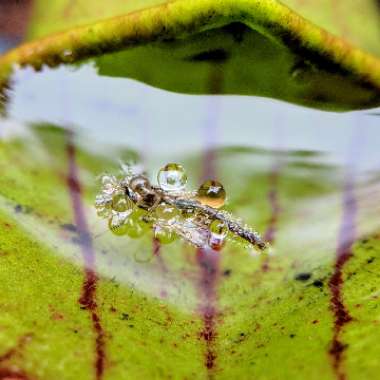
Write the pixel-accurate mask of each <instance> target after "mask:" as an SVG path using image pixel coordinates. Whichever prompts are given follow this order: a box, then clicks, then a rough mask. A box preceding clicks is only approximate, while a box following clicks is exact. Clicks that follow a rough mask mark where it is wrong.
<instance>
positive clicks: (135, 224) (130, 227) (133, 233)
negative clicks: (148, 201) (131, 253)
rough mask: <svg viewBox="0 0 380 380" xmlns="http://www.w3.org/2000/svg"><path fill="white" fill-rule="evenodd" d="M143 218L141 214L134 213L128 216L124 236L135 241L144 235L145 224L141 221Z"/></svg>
mask: <svg viewBox="0 0 380 380" xmlns="http://www.w3.org/2000/svg"><path fill="white" fill-rule="evenodd" d="M142 218H143V216H142V214H141V212H139V211H136V212H135V211H134V212H132V214H131V215H130V216H129V218H128V219H127V220H126V222H125V231H126V234H127V235H128V236H129V237H130V238H132V239H137V238H139V237H141V236H142V235H144V232H145V224H146V223H145V222H144V221H143V219H142Z"/></svg>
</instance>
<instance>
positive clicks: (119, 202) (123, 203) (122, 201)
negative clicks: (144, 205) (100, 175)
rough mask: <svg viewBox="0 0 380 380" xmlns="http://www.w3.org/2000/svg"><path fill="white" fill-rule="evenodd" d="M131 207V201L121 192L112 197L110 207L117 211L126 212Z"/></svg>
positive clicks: (132, 205)
mask: <svg viewBox="0 0 380 380" xmlns="http://www.w3.org/2000/svg"><path fill="white" fill-rule="evenodd" d="M133 207H134V204H133V202H132V201H131V200H130V199H129V198H128V197H126V196H125V195H123V194H117V195H115V196H114V197H113V198H112V209H113V210H115V211H117V212H126V211H128V210H132V209H133Z"/></svg>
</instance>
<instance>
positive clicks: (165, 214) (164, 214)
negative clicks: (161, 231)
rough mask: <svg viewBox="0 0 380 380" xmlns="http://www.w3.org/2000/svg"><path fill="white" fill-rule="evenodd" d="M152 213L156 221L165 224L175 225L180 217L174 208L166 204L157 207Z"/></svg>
mask: <svg viewBox="0 0 380 380" xmlns="http://www.w3.org/2000/svg"><path fill="white" fill-rule="evenodd" d="M154 212H155V215H156V217H157V219H158V220H161V221H163V222H164V223H167V224H173V223H175V222H176V220H177V219H178V217H179V216H180V212H179V210H178V209H177V208H176V207H174V206H170V205H166V204H160V205H158V206H157V207H156V208H155V211H154Z"/></svg>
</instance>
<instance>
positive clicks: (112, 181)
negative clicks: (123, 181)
mask: <svg viewBox="0 0 380 380" xmlns="http://www.w3.org/2000/svg"><path fill="white" fill-rule="evenodd" d="M100 181H101V184H102V186H103V188H102V191H103V194H107V195H110V194H112V193H113V192H114V191H115V188H116V186H117V179H116V177H115V176H111V175H108V174H105V175H103V176H102V177H101V178H100Z"/></svg>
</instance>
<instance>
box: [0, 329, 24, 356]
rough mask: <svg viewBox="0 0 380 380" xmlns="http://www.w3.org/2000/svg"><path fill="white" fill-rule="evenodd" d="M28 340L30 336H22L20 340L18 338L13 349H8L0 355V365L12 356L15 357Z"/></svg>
mask: <svg viewBox="0 0 380 380" xmlns="http://www.w3.org/2000/svg"><path fill="white" fill-rule="evenodd" d="M30 338H31V335H30V334H26V335H23V336H22V337H21V338H19V339H18V341H17V343H16V345H15V346H14V347H12V348H10V349H9V350H8V351H6V352H5V353H4V354H2V355H0V363H3V362H5V361H7V360H9V359H11V358H12V357H13V356H15V355H17V354H18V353H19V352H20V351H21V350H22V349H23V348H24V346H25V344H26V343H27V342H28V341H29V340H30Z"/></svg>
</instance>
